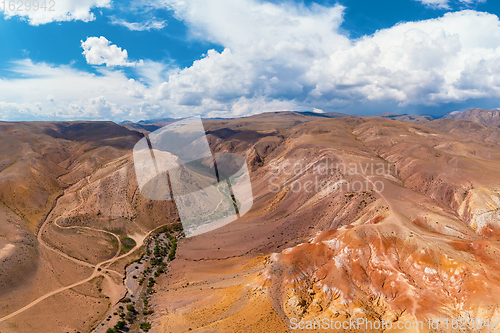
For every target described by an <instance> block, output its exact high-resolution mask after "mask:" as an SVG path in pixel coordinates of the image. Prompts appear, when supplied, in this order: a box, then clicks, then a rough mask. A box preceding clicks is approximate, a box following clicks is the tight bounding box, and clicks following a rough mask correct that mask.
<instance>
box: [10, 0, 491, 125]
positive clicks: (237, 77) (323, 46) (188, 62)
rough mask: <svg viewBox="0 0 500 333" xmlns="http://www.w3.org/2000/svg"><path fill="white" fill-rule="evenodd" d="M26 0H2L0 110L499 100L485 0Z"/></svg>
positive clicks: (21, 116) (207, 109) (122, 116)
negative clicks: (12, 2)
mask: <svg viewBox="0 0 500 333" xmlns="http://www.w3.org/2000/svg"><path fill="white" fill-rule="evenodd" d="M19 3H20V2H19ZM43 3H44V2H43V1H39V5H40V4H43ZM29 5H32V8H31V9H30V10H27V9H28V8H27V7H26V6H29ZM33 5H34V1H29V0H25V1H24V3H23V4H22V5H21V7H19V8H20V9H23V11H17V8H16V10H10V9H9V2H8V1H7V2H6V3H5V7H3V6H4V4H3V3H1V2H0V15H1V16H2V17H1V18H0V43H1V47H0V119H1V120H63V119H67V120H70V119H95V120H103V119H106V120H114V121H123V120H133V121H136V120H140V119H150V118H161V117H185V116H188V115H194V114H199V115H203V116H205V117H235V116H244V115H250V114H255V113H260V112H266V111H277V110H297V111H306V110H315V111H317V112H322V111H323V112H329V111H333V112H345V113H358V114H374V113H380V112H397V113H416V114H434V115H442V114H444V113H447V112H450V111H454V110H464V109H466V108H468V107H484V108H497V107H500V98H499V97H500V75H499V74H500V22H499V19H498V16H497V15H499V14H500V5H499V4H498V2H497V1H492V0H488V1H486V0H394V1H393V0H388V1H366V0H339V1H310V0H307V1H305V2H298V1H293V0H286V1H282V0H279V1H278V0H272V1H259V0H238V1H234V0H211V1H202V0H192V1H186V2H185V1H180V0H148V1H130V2H126V1H112V0H53V1H52V2H50V1H46V2H45V5H46V6H47V8H45V7H44V8H43V9H42V8H39V9H38V10H36V11H35V10H34V9H33ZM49 6H52V8H53V9H54V11H49V10H48V8H49ZM15 7H18V5H16V6H15ZM11 8H12V6H11ZM4 9H5V10H4Z"/></svg>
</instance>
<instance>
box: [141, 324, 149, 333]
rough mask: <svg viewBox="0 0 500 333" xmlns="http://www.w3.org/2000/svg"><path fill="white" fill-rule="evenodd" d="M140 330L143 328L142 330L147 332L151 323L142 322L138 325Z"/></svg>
mask: <svg viewBox="0 0 500 333" xmlns="http://www.w3.org/2000/svg"><path fill="white" fill-rule="evenodd" d="M139 327H140V328H141V330H143V331H144V332H147V331H149V329H150V328H151V323H148V322H144V323H142V324H141V325H140V326H139Z"/></svg>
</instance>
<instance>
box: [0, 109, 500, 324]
mask: <svg viewBox="0 0 500 333" xmlns="http://www.w3.org/2000/svg"><path fill="white" fill-rule="evenodd" d="M334 116H335V117H333V116H332V117H330V116H328V115H323V116H322V115H317V114H312V113H295V112H282V113H266V114H261V115H257V116H252V117H247V118H241V119H217V120H204V126H205V130H206V133H207V137H208V141H209V144H210V147H211V149H212V151H213V152H232V153H239V154H242V155H243V156H245V157H246V160H247V163H248V165H249V169H250V170H251V181H252V189H253V196H254V205H253V207H252V209H251V210H250V211H249V212H248V213H247V214H245V215H244V216H243V217H241V218H240V219H238V220H237V221H235V222H233V223H231V224H228V225H226V226H224V227H222V228H219V229H216V230H213V231H211V232H208V233H205V234H202V235H199V236H196V237H192V238H185V239H182V240H180V241H179V244H178V251H177V253H176V255H175V259H174V260H173V261H171V262H169V263H168V267H167V274H166V275H160V276H159V277H158V278H157V279H156V283H155V284H154V286H153V287H151V288H153V289H154V293H150V294H148V295H146V296H145V297H146V299H147V300H148V302H149V304H150V306H151V308H153V309H154V311H155V312H154V314H152V320H151V322H152V331H154V332H186V331H195V332H288V331H290V329H291V327H292V324H293V323H294V320H297V321H303V322H306V321H308V320H309V321H314V320H316V321H321V320H324V319H326V320H328V321H329V322H332V323H336V322H339V323H343V322H344V321H349V320H350V319H358V318H362V319H367V320H372V321H381V320H384V321H390V322H391V323H394V325H397V323H405V322H409V321H414V320H416V321H422V322H424V323H425V325H428V324H429V320H435V319H441V320H444V319H449V320H450V325H451V320H452V319H453V318H455V319H458V320H460V319H461V318H469V317H470V318H481V319H482V320H483V321H484V320H486V319H489V320H490V321H493V320H494V318H498V316H499V315H500V314H499V313H498V305H499V304H500V299H498V297H499V296H498V295H500V293H499V292H498V289H499V288H500V282H499V281H500V276H499V274H498V271H499V267H497V265H498V263H499V262H500V260H499V259H500V257H499V256H500V246H499V244H500V243H498V241H499V240H500V239H499V237H500V232H499V231H500V224H499V221H500V218H499V216H498V211H499V208H500V176H499V175H498V172H497V170H498V167H499V166H500V149H499V148H498V143H499V137H498V131H497V129H496V128H493V127H492V126H484V125H481V124H477V123H475V122H471V121H468V120H459V119H438V120H433V119H427V118H425V119H424V118H421V117H418V119H417V118H412V117H407V118H404V119H403V118H402V119H400V120H404V122H402V121H398V120H394V119H393V118H394V117H385V118H362V117H345V116H344V115H334ZM143 125H147V126H153V127H151V128H152V129H154V128H155V127H154V126H159V125H155V124H154V122H153V123H148V124H143ZM143 125H141V126H139V125H137V126H136V125H133V126H132V125H130V124H126V125H125V126H126V127H127V128H128V129H127V128H125V126H118V125H114V124H112V123H106V124H104V123H98V124H95V123H82V124H80V123H77V124H61V123H16V124H14V123H7V124H1V126H5V127H3V128H2V131H1V132H0V133H1V135H2V136H3V138H4V140H0V144H2V145H3V146H5V150H4V152H3V153H2V154H3V155H2V161H4V162H2V163H3V164H5V167H4V169H3V170H2V171H0V179H1V182H0V189H1V191H0V194H1V195H2V197H1V200H2V204H3V206H2V209H3V210H2V212H3V213H2V214H3V215H0V216H1V223H2V224H1V225H0V235H1V237H0V260H2V264H1V266H0V269H2V271H1V272H0V274H2V275H0V288H2V286H4V287H3V289H0V331H1V332H34V331H43V332H68V331H69V332H74V331H80V332H83V331H91V330H93V329H94V328H96V327H97V329H96V332H101V330H102V329H101V328H100V327H101V325H100V324H99V323H101V322H102V321H104V322H105V318H106V317H107V316H111V317H112V318H111V322H116V320H117V319H116V318H115V317H116V316H114V315H113V311H111V312H110V308H111V306H112V305H113V304H116V302H117V301H118V300H119V299H120V298H121V297H122V296H123V295H124V292H125V287H124V286H123V278H124V277H125V275H124V267H125V266H126V265H127V264H128V263H130V262H131V261H132V260H134V259H137V258H139V257H140V255H141V251H144V247H141V245H142V243H143V242H144V241H145V240H146V235H148V233H149V232H150V231H151V230H154V229H155V228H157V227H159V226H161V225H164V224H167V225H168V224H172V223H175V222H176V221H177V220H178V217H177V213H176V209H175V205H174V203H173V202H171V201H150V200H145V199H144V198H142V197H141V195H140V193H139V191H138V188H137V181H136V179H135V174H134V166H133V160H132V158H131V150H130V149H131V148H132V146H133V145H134V144H135V143H136V142H137V141H138V140H139V139H140V138H141V135H142V134H139V133H138V132H135V131H130V130H129V129H133V130H136V129H137V130H138V131H140V132H144V133H145V132H147V128H145V127H144V126H143ZM9 126H10V127H9ZM108 126H109V127H110V130H109V131H108V130H105V128H107V127H108ZM115 126H116V127H115ZM87 127H88V129H89V131H90V132H93V133H94V135H89V136H88V137H87V136H85V131H86V128H87ZM8 140H10V142H8ZM125 238H127V239H133V240H134V242H135V244H136V246H135V247H134V248H133V249H124V248H123V243H122V240H124V239H125ZM127 251H131V252H127ZM21 258H22V259H21ZM20 270H22V271H23V272H25V273H24V274H19V273H18V272H19V271H20ZM16 274H17V275H16ZM1 283H3V285H2V284H1ZM42 317H43V318H44V319H43V320H41V319H40V318H42ZM127 325H128V324H127ZM102 327H106V326H105V325H104V326H102ZM425 327H428V326H425ZM306 331H307V330H306ZM310 331H311V332H312V331H313V330H310ZM317 331H318V330H314V332H317ZM319 331H321V330H319ZM329 331H335V330H329ZM337 331H339V332H345V331H348V330H346V329H338V330H337ZM354 331H356V330H354ZM357 331H365V330H357ZM368 331H369V330H368ZM373 331H382V330H381V329H379V330H376V329H374V330H373ZM399 331H404V330H399ZM427 331H430V330H428V329H427V330H426V329H421V330H420V332H427ZM441 331H449V332H455V331H456V330H454V329H451V328H450V329H448V330H446V329H442V330H441ZM472 331H475V332H477V331H484V332H487V331H490V330H488V329H487V327H484V328H481V329H480V330H472Z"/></svg>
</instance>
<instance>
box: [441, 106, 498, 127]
mask: <svg viewBox="0 0 500 333" xmlns="http://www.w3.org/2000/svg"><path fill="white" fill-rule="evenodd" d="M443 118H452V119H463V120H470V121H473V122H475V123H478V124H481V125H485V126H495V127H498V126H500V110H496V109H493V110H488V109H480V108H475V109H468V110H465V111H454V112H451V113H448V114H447V115H445V116H444V117H443Z"/></svg>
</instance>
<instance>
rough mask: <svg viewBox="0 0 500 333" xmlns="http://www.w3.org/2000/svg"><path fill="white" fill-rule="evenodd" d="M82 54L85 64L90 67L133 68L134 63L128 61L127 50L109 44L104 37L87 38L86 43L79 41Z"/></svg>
mask: <svg viewBox="0 0 500 333" xmlns="http://www.w3.org/2000/svg"><path fill="white" fill-rule="evenodd" d="M81 46H82V48H83V52H82V54H83V55H85V59H86V60H87V63H88V64H90V65H103V64H106V66H134V65H135V63H134V62H129V61H128V53H127V50H122V49H121V47H118V46H116V45H113V44H111V42H110V41H109V40H107V39H106V38H105V37H103V36H101V37H88V38H87V40H86V41H81Z"/></svg>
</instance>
